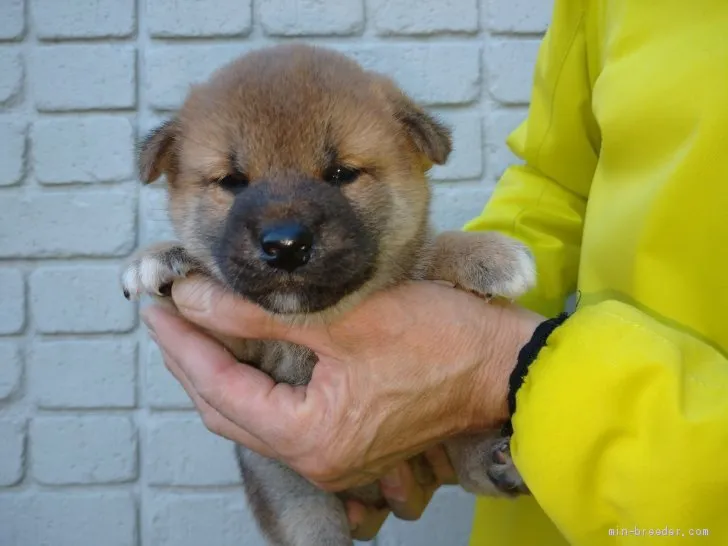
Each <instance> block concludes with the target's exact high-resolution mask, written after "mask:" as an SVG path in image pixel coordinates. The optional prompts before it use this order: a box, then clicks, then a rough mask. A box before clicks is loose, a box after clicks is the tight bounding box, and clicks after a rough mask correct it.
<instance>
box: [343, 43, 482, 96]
mask: <svg viewBox="0 0 728 546" xmlns="http://www.w3.org/2000/svg"><path fill="white" fill-rule="evenodd" d="M341 50H342V51H343V52H344V53H348V54H350V55H351V56H352V57H353V58H354V59H356V60H358V61H359V62H360V63H361V64H362V65H363V66H364V67H365V68H367V69H370V70H375V71H378V72H381V73H383V74H387V75H389V76H390V77H392V78H394V80H395V81H396V82H397V84H398V85H400V86H401V87H402V89H403V90H404V91H405V92H407V93H409V95H410V96H411V97H412V98H413V99H414V100H416V101H418V102H420V103H422V104H423V105H430V106H431V105H437V104H442V105H445V104H460V103H469V102H472V101H474V100H477V99H478V97H479V95H480V47H479V46H477V45H470V44H437V45H434V44H433V45H429V44H428V45H425V44H423V45H382V46H369V47H362V48H358V49H348V48H347V49H341Z"/></svg>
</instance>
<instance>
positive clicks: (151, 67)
mask: <svg viewBox="0 0 728 546" xmlns="http://www.w3.org/2000/svg"><path fill="white" fill-rule="evenodd" d="M248 49H249V48H248V47H246V46H239V45H227V44H225V45H171V46H159V47H156V48H153V49H149V50H147V52H146V63H145V80H144V81H145V82H147V97H148V100H149V104H150V105H151V107H152V108H156V109H159V110H175V109H177V108H179V106H180V104H181V103H182V101H183V100H184V97H185V95H186V94H187V91H189V88H190V85H191V84H193V83H199V82H202V81H204V80H207V78H208V77H209V76H210V75H211V74H212V73H213V72H214V71H215V70H216V69H217V68H219V67H221V66H223V65H224V64H227V63H228V62H230V61H232V60H233V59H235V58H236V57H238V56H239V55H243V54H245V53H246V52H247V51H248Z"/></svg>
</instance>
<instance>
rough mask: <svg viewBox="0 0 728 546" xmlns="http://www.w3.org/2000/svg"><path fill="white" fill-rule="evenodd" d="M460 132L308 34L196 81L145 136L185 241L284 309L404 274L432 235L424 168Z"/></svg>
mask: <svg viewBox="0 0 728 546" xmlns="http://www.w3.org/2000/svg"><path fill="white" fill-rule="evenodd" d="M450 150H451V142H450V134H449V131H448V129H447V128H445V127H444V126H442V125H441V124H440V123H438V122H437V121H436V120H435V119H433V118H432V117H431V116H430V115H428V114H427V113H425V112H424V111H423V110H422V109H420V108H419V107H418V106H417V105H415V104H414V103H413V102H412V101H411V100H410V99H409V98H408V97H407V96H405V95H404V94H403V93H402V92H401V91H400V90H399V89H398V88H397V87H396V86H395V85H394V84H393V83H392V81H391V80H389V79H387V78H385V77H383V76H381V75H378V74H375V73H371V72H367V71H365V70H363V69H362V68H361V67H360V66H359V65H358V64H356V63H355V62H353V61H352V60H350V59H348V58H347V57H345V56H343V55H341V54H339V53H335V52H333V51H330V50H326V49H319V48H312V47H308V46H302V45H287V46H276V47H272V48H267V49H262V50H258V51H255V52H253V53H250V54H248V55H246V56H244V57H242V58H240V59H238V60H237V61H235V62H233V63H231V64H229V65H227V66H225V67H223V68H222V69H220V70H218V71H217V72H216V73H215V74H213V76H212V77H211V79H210V80H209V81H208V82H207V83H205V84H202V85H198V86H196V87H194V88H193V89H192V90H191V91H190V93H189V95H188V96H187V99H186V100H185V102H184V104H183V106H182V108H181V109H180V111H179V113H178V115H177V116H176V117H175V118H174V119H172V120H170V121H168V122H167V123H165V124H163V125H162V126H161V127H159V128H157V129H156V130H155V131H153V132H152V133H151V134H150V135H149V136H148V137H147V138H146V140H145V141H144V142H143V144H142V146H141V153H140V173H141V179H142V180H143V181H144V182H147V183H148V182H152V181H154V180H155V179H157V178H158V177H159V176H161V175H162V174H165V175H166V177H167V182H168V191H169V197H170V216H171V219H172V222H173V224H174V226H175V229H176V231H177V234H178V236H179V238H180V240H181V242H182V243H183V244H184V245H185V246H186V248H187V249H188V251H189V252H190V253H191V254H193V255H194V256H196V257H197V258H198V259H200V260H202V261H203V262H204V263H206V264H207V265H208V266H209V267H210V269H211V270H212V271H213V272H214V273H215V274H216V275H217V276H218V277H219V278H220V279H221V280H222V281H223V282H224V283H226V284H227V285H228V286H229V287H230V288H231V289H233V290H234V291H236V292H237V293H239V294H241V295H242V296H244V297H247V298H248V299H250V300H253V301H254V302H256V303H258V304H260V305H262V306H263V307H265V308H267V309H268V310H270V311H272V312H275V313H286V314H306V313H316V312H319V311H323V310H325V309H330V308H335V307H336V306H337V305H340V304H342V302H344V301H346V300H347V299H349V300H351V299H353V297H354V296H355V295H362V294H364V293H368V292H369V291H371V290H372V289H376V288H379V287H382V286H384V285H386V284H387V283H390V282H392V281H394V280H398V279H400V278H402V276H404V275H406V274H407V272H408V271H409V270H410V269H411V268H412V266H413V264H414V262H415V260H416V259H417V256H418V253H419V252H420V251H421V249H422V246H423V244H424V239H425V235H426V233H425V232H426V229H427V220H428V218H427V217H428V209H429V199H430V197H429V195H430V193H429V188H428V185H427V180H426V176H425V173H426V171H427V170H428V169H429V168H430V167H431V166H432V165H433V164H442V163H444V162H445V161H446V159H447V157H448V155H449V153H450Z"/></svg>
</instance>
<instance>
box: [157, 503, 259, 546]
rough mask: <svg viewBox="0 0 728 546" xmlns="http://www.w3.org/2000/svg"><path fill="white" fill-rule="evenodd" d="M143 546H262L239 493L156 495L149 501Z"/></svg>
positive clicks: (254, 524) (253, 522)
mask: <svg viewBox="0 0 728 546" xmlns="http://www.w3.org/2000/svg"><path fill="white" fill-rule="evenodd" d="M148 514H149V526H148V529H149V534H148V535H147V538H148V540H146V541H145V542H144V544H145V545H146V546H200V545H201V544H214V545H215V546H239V545H241V544H245V545H248V546H262V545H263V544H265V541H264V540H263V539H262V537H261V535H260V533H259V532H258V530H257V527H256V523H255V521H253V519H252V517H251V514H250V512H249V510H248V508H247V506H246V503H245V498H244V496H243V495H242V494H240V492H232V493H192V494H186V495H179V494H156V495H154V496H152V497H151V499H150V501H149V510H148Z"/></svg>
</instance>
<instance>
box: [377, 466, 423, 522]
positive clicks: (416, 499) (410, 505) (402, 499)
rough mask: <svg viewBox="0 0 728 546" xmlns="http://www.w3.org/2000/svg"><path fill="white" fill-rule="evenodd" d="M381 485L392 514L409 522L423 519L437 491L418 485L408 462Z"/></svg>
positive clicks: (388, 476)
mask: <svg viewBox="0 0 728 546" xmlns="http://www.w3.org/2000/svg"><path fill="white" fill-rule="evenodd" d="M380 485H381V488H382V494H383V495H384V497H385V498H386V499H387V503H388V504H389V507H390V508H391V509H392V513H394V515H395V516H397V517H398V518H399V519H403V520H407V521H414V520H418V519H420V517H422V513H423V512H424V511H425V508H426V507H427V504H428V503H429V502H430V499H431V498H432V494H433V493H434V489H435V488H434V487H430V488H425V487H423V486H422V485H420V484H419V483H417V480H416V479H415V475H414V473H413V472H412V468H411V467H410V465H409V464H408V463H406V462H405V463H401V464H400V465H399V466H398V467H397V468H395V469H393V470H392V471H390V472H389V473H388V474H386V475H385V476H384V477H383V478H382V480H381V482H380Z"/></svg>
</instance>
